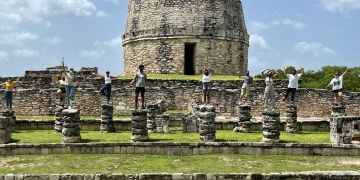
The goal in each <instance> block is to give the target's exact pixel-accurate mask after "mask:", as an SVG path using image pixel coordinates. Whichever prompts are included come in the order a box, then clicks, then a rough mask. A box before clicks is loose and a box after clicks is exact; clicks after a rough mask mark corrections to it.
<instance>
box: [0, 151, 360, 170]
mask: <svg viewBox="0 0 360 180" xmlns="http://www.w3.org/2000/svg"><path fill="white" fill-rule="evenodd" d="M359 170H360V157H358V156H356V157H336V156H290V155H281V156H279V155H278V156H277V155H266V156H265V155H264V156H256V155H230V154H220V155H211V154H210V155H194V156H185V157H179V156H160V155H130V154H111V155H110V154H101V155H100V154H92V155H88V154H76V155H68V154H66V155H21V156H0V174H65V173H77V174H113V173H125V174H138V173H272V172H277V173H280V172H303V171H359Z"/></svg>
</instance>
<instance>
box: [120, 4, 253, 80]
mask: <svg viewBox="0 0 360 180" xmlns="http://www.w3.org/2000/svg"><path fill="white" fill-rule="evenodd" d="M122 38H123V48H124V60H125V74H126V75H132V74H134V73H135V72H136V71H137V70H138V66H139V65H140V64H143V65H145V67H146V71H147V72H148V73H150V74H186V75H193V74H199V71H200V70H201V69H204V68H211V69H213V70H214V71H215V73H216V74H221V75H239V74H244V73H245V72H246V71H247V68H248V47H249V35H248V34H247V30H246V25H245V19H244V14H243V10H242V5H241V1H240V0H129V10H128V19H127V24H126V30H125V34H124V35H123V37H122Z"/></svg>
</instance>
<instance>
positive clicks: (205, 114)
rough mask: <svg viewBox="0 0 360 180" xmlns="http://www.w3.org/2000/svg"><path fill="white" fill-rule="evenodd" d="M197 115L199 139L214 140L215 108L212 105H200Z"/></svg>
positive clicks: (204, 140)
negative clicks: (198, 119)
mask: <svg viewBox="0 0 360 180" xmlns="http://www.w3.org/2000/svg"><path fill="white" fill-rule="evenodd" d="M199 109H200V110H199V113H198V116H199V118H200V122H199V133H200V140H201V141H202V142H215V140H216V128H215V117H216V113H215V108H214V106H212V105H200V106H199Z"/></svg>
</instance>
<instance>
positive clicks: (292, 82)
mask: <svg viewBox="0 0 360 180" xmlns="http://www.w3.org/2000/svg"><path fill="white" fill-rule="evenodd" d="M286 69H287V67H285V68H284V73H285V74H286ZM303 74H304V68H303V67H301V73H298V74H296V70H295V69H294V70H292V71H291V74H286V76H287V77H288V78H289V85H288V88H287V90H286V95H285V97H284V99H283V101H285V100H287V98H288V96H289V93H291V101H292V102H293V101H294V100H295V94H296V91H297V89H298V88H299V79H300V78H301V76H302V75H303Z"/></svg>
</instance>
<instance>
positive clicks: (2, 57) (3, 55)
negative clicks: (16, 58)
mask: <svg viewBox="0 0 360 180" xmlns="http://www.w3.org/2000/svg"><path fill="white" fill-rule="evenodd" d="M8 60H9V54H8V53H7V52H5V51H0V62H2V61H8Z"/></svg>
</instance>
